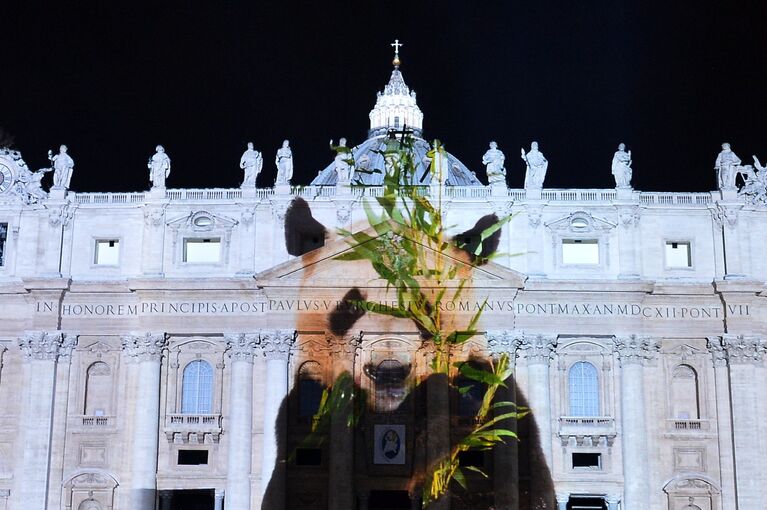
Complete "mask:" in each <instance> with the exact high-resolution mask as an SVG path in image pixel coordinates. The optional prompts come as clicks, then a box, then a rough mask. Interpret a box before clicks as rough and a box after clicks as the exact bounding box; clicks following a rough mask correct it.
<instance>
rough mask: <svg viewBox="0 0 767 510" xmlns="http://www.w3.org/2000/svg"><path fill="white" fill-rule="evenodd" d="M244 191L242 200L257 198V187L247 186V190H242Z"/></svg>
mask: <svg viewBox="0 0 767 510" xmlns="http://www.w3.org/2000/svg"><path fill="white" fill-rule="evenodd" d="M240 189H241V190H242V198H256V187H255V186H247V187H245V188H240Z"/></svg>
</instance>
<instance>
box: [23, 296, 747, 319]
mask: <svg viewBox="0 0 767 510" xmlns="http://www.w3.org/2000/svg"><path fill="white" fill-rule="evenodd" d="M407 305H408V303H405V304H404V306H407ZM60 306H61V308H60V313H61V316H62V317H131V316H138V315H181V316H184V315H261V314H266V313H270V312H306V313H325V312H331V311H333V310H338V309H349V308H353V307H357V306H359V307H362V308H364V309H365V310H367V311H381V310H387V309H388V310H391V309H396V308H397V307H398V306H397V302H396V301H392V302H389V301H379V302H368V303H364V304H350V303H347V302H343V301H336V300H330V299H325V300H317V299H279V300H278V299H270V300H263V301H142V302H140V303H136V304H125V303H62V304H61V305H60ZM437 307H438V308H439V309H440V310H442V311H445V312H466V313H473V312H477V311H479V310H480V309H481V310H483V311H484V312H486V313H488V312H489V313H493V312H496V313H498V312H500V313H513V314H515V315H516V316H519V317H558V316H564V317H639V318H644V319H668V320H675V319H678V320H690V319H693V320H695V319H701V320H704V319H714V320H716V319H723V318H724V317H725V316H730V317H732V316H750V315H751V309H750V307H749V305H746V304H738V305H726V308H725V309H723V308H722V306H720V305H713V306H706V305H703V306H679V305H646V304H640V303H579V302H568V303H525V302H519V301H517V302H515V301H512V300H493V301H490V300H488V301H470V300H464V301H442V302H440V303H437ZM57 310H58V305H57V304H56V303H55V302H53V301H40V302H37V303H36V312H37V313H41V314H46V313H57ZM725 312H726V313H725Z"/></svg>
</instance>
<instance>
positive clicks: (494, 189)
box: [490, 182, 509, 197]
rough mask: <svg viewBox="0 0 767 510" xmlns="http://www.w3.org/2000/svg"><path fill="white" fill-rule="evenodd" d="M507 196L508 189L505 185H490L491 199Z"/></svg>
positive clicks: (497, 183) (499, 183) (500, 183)
mask: <svg viewBox="0 0 767 510" xmlns="http://www.w3.org/2000/svg"><path fill="white" fill-rule="evenodd" d="M508 194H509V191H508V188H506V183H504V182H494V183H492V184H490V196H491V197H505V196H506V195H508Z"/></svg>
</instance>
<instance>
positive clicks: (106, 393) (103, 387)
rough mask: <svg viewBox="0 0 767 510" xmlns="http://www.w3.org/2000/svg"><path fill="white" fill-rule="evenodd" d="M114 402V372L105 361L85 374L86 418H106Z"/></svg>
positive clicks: (96, 364) (99, 362)
mask: <svg viewBox="0 0 767 510" xmlns="http://www.w3.org/2000/svg"><path fill="white" fill-rule="evenodd" d="M111 401H112V370H111V369H110V368H109V365H107V364H106V363H104V362H103V361H97V362H95V363H93V364H92V365H91V366H89V367H88V370H87V372H86V374H85V410H84V414H85V415H86V416H106V415H108V414H109V410H110V407H111V406H110V404H111Z"/></svg>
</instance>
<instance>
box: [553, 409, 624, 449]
mask: <svg viewBox="0 0 767 510" xmlns="http://www.w3.org/2000/svg"><path fill="white" fill-rule="evenodd" d="M558 434H559V439H560V441H561V442H562V445H563V446H567V445H570V446H576V445H577V446H584V445H585V446H598V445H607V446H612V444H613V441H614V440H615V436H616V435H617V432H616V430H615V419H614V418H612V417H610V416H562V417H560V418H559V433H558Z"/></svg>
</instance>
